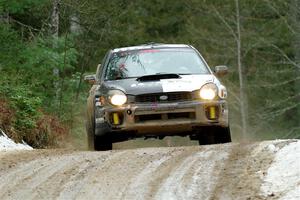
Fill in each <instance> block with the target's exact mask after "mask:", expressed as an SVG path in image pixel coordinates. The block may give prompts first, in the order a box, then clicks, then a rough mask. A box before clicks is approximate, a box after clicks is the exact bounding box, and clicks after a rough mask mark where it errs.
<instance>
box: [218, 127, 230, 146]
mask: <svg viewBox="0 0 300 200" xmlns="http://www.w3.org/2000/svg"><path fill="white" fill-rule="evenodd" d="M215 142H216V144H223V143H229V142H231V134H230V128H229V127H225V128H223V127H220V128H219V130H218V133H216V134H215Z"/></svg>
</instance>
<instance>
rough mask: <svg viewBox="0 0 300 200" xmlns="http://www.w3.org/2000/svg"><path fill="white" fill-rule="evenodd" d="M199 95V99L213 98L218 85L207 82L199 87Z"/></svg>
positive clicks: (216, 93) (216, 92)
mask: <svg viewBox="0 0 300 200" xmlns="http://www.w3.org/2000/svg"><path fill="white" fill-rule="evenodd" d="M199 95H200V98H201V99H204V100H213V99H215V98H216V96H217V95H218V87H217V86H216V85H215V84H214V83H207V84H205V85H203V86H202V87H201V89H200V92H199Z"/></svg>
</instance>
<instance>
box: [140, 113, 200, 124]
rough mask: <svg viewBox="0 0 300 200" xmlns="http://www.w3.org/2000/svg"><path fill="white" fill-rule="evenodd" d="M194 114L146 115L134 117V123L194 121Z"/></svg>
mask: <svg viewBox="0 0 300 200" xmlns="http://www.w3.org/2000/svg"><path fill="white" fill-rule="evenodd" d="M195 118H196V114H195V113H194V112H180V113H163V114H146V115H136V116H135V122H136V123H139V122H146V121H156V120H175V119H177V120H178V119H195Z"/></svg>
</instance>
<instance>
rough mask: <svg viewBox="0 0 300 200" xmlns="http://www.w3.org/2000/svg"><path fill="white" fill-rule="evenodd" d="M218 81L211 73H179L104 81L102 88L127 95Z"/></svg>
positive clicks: (190, 88)
mask: <svg viewBox="0 0 300 200" xmlns="http://www.w3.org/2000/svg"><path fill="white" fill-rule="evenodd" d="M209 82H214V83H216V84H217V85H218V84H219V81H218V80H217V79H216V78H215V76H214V75H212V74H205V75H181V78H172V79H161V80H155V81H137V80H136V78H132V79H122V80H113V81H105V82H104V83H103V84H102V86H101V88H102V90H106V91H108V90H112V89H118V90H122V91H123V92H125V94H128V95H140V94H146V93H164V92H191V91H195V90H198V89H200V88H201V87H202V86H203V85H204V84H205V83H209Z"/></svg>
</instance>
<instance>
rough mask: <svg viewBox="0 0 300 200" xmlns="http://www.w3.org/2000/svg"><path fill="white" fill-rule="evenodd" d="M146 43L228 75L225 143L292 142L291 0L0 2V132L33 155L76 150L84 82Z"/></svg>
mask: <svg viewBox="0 0 300 200" xmlns="http://www.w3.org/2000/svg"><path fill="white" fill-rule="evenodd" d="M148 42H158V43H186V44H191V45H193V46H194V47H196V48H197V49H198V50H199V51H200V52H201V53H202V55H203V56H204V57H205V59H206V60H207V61H208V64H209V65H210V66H211V67H213V66H216V65H227V66H228V67H229V71H230V72H229V75H227V76H226V77H224V78H222V82H223V83H224V84H225V85H226V86H227V88H228V95H229V99H228V101H229V106H230V124H231V129H232V133H233V137H234V140H243V139H247V140H248V139H252V140H257V139H259V140H260V139H277V138H300V65H299V63H300V0H288V1H287V0H149V1H145V0H131V1H127V0H98V1H97V0H76V1H75V0H22V1H19V0H0V128H1V129H2V130H4V131H5V132H6V133H7V134H8V135H10V137H12V138H14V139H15V140H18V141H21V140H24V141H25V142H27V143H29V144H30V145H32V146H33V147H38V148H45V147H53V146H59V145H61V144H62V143H65V141H66V140H71V141H72V142H73V143H77V144H75V146H76V145H80V143H82V141H83V140H84V139H85V125H84V117H85V101H86V97H87V94H88V90H89V87H90V86H89V85H86V84H84V83H83V77H84V75H85V74H89V73H94V72H95V70H96V66H97V64H98V63H101V60H102V58H103V56H104V54H105V53H106V52H107V51H108V50H109V49H112V48H117V47H123V46H130V45H138V44H145V43H148Z"/></svg>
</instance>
